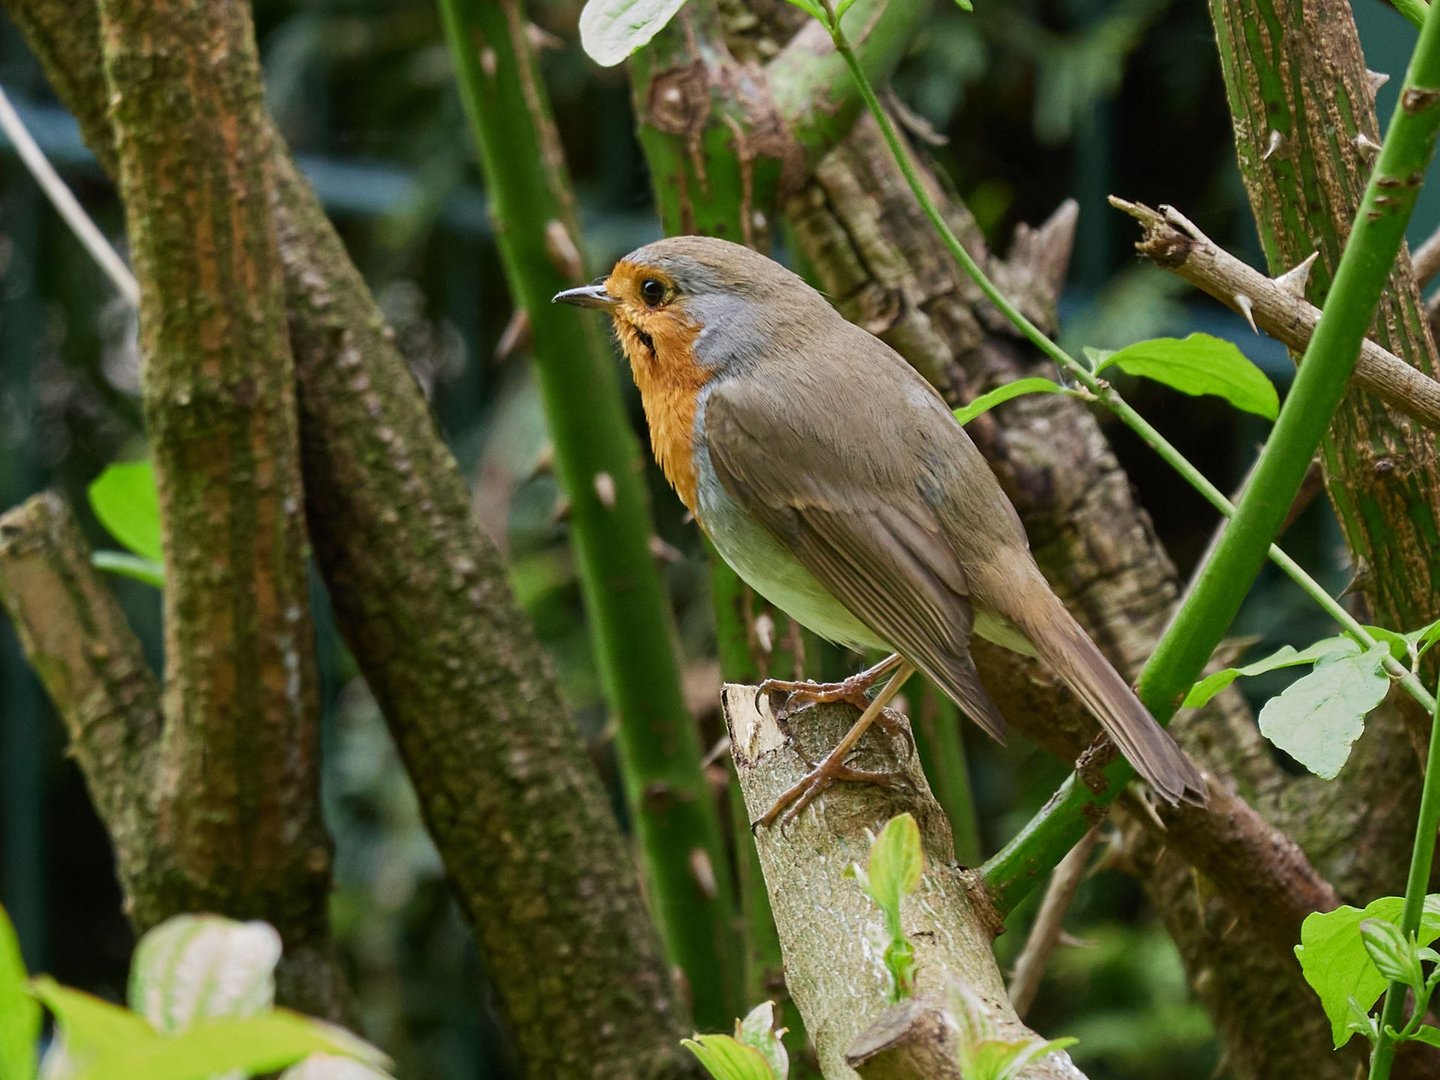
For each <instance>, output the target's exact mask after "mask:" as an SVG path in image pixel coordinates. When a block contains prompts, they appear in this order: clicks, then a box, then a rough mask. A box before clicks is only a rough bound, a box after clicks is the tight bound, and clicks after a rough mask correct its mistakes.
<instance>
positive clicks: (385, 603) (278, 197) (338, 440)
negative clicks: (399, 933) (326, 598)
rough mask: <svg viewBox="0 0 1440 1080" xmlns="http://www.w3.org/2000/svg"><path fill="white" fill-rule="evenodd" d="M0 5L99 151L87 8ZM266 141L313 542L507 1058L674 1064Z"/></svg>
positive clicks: (490, 601)
mask: <svg viewBox="0 0 1440 1080" xmlns="http://www.w3.org/2000/svg"><path fill="white" fill-rule="evenodd" d="M6 9H7V10H8V11H9V12H10V14H11V15H12V17H13V18H14V19H15V21H16V23H17V24H18V25H19V26H20V28H21V29H22V31H23V32H24V33H25V35H26V38H27V40H28V41H29V42H30V44H31V46H32V48H34V49H35V51H36V53H37V56H38V57H39V59H40V61H41V63H42V64H43V65H44V67H45V69H46V72H47V74H48V75H49V77H50V78H51V80H52V81H53V84H54V86H55V88H56V90H57V91H58V92H59V94H60V95H61V97H62V99H63V100H64V101H65V103H66V105H67V106H68V107H69V108H70V110H71V111H72V112H73V113H74V114H75V115H76V116H77V118H79V119H80V121H81V129H82V132H83V133H84V135H85V138H86V141H87V142H88V143H89V144H90V146H91V147H92V148H93V149H94V150H95V152H96V154H97V155H98V156H99V158H100V160H101V161H102V163H105V164H106V165H107V166H109V165H112V164H113V163H114V160H115V158H114V150H113V145H112V143H111V133H110V130H109V127H108V121H107V119H106V116H105V112H104V108H103V103H104V100H105V98H104V93H105V90H104V84H103V82H102V81H101V80H100V79H98V78H97V77H96V72H97V71H98V64H99V61H98V54H99V35H98V26H97V23H96V20H95V10H94V8H93V6H91V5H89V4H83V5H73V4H58V3H54V2H53V0H6ZM266 138H267V139H268V140H269V142H268V153H269V160H270V166H271V168H272V170H273V176H274V201H273V205H272V207H271V210H272V212H273V214H274V217H275V223H276V229H277V233H278V236H279V242H280V252H281V257H282V259H283V263H284V265H283V275H282V280H283V282H284V288H285V295H286V300H287V305H288V311H289V320H290V339H291V344H292V348H293V352H294V357H295V366H296V374H297V376H298V378H299V391H300V392H299V406H300V424H301V450H302V456H303V466H304V479H305V500H306V512H307V517H308V519H309V522H310V527H311V533H312V539H313V542H314V545H315V553H316V557H317V560H318V561H319V563H320V567H321V570H322V572H323V574H324V576H325V580H326V583H327V585H328V586H329V588H330V592H331V596H332V598H333V600H334V601H335V603H336V607H337V613H338V615H339V618H340V623H341V628H342V630H343V631H344V633H345V635H346V639H347V641H348V642H349V644H350V647H351V649H352V650H353V651H354V652H355V655H356V658H357V660H358V661H359V663H360V666H361V669H362V670H363V672H364V673H365V676H366V679H367V681H368V682H369V683H370V685H371V687H372V689H373V690H374V692H375V694H376V697H377V698H378V699H379V700H380V702H381V704H382V706H383V707H384V709H385V713H386V718H387V720H388V722H389V724H390V727H391V731H392V733H393V734H394V735H395V738H396V742H397V743H398V745H399V746H400V748H401V752H402V754H403V755H404V757H405V761H406V764H407V767H408V769H409V771H410V774H411V776H412V778H413V779H414V782H415V787H416V791H417V794H418V795H419V798H420V802H421V807H422V809H423V811H424V813H425V816H426V820H427V823H428V824H429V827H430V829H431V832H432V834H433V835H434V837H435V841H436V845H437V847H438V848H439V849H440V853H441V855H442V857H443V858H444V860H445V864H446V869H447V871H448V873H449V875H450V877H451V879H452V882H453V884H454V886H455V889H456V892H457V895H458V896H459V898H460V902H461V905H462V907H463V908H464V909H465V912H466V914H467V916H468V917H469V918H470V919H471V921H472V922H473V923H474V924H475V926H476V931H477V937H478V939H479V943H480V947H481V951H482V955H483V957H484V961H485V965H486V967H487V969H488V970H490V971H492V972H494V973H496V976H497V978H496V989H497V993H498V994H499V1002H500V1007H501V1009H502V1011H503V1012H504V1013H505V1016H506V1020H507V1023H508V1025H509V1027H510V1030H511V1031H512V1032H513V1033H514V1036H515V1039H516V1042H517V1046H518V1049H519V1052H520V1055H521V1058H522V1060H523V1062H524V1067H525V1069H526V1074H527V1075H530V1076H535V1077H547V1078H548V1077H587V1078H588V1077H615V1078H624V1080H631V1078H636V1077H642V1078H643V1077H673V1076H690V1075H693V1073H694V1065H693V1062H692V1061H691V1060H690V1059H689V1058H688V1055H683V1053H682V1051H680V1050H679V1048H678V1046H677V1043H676V1040H677V1039H678V1037H680V1036H681V1035H683V1034H688V1032H689V1026H688V1020H687V1019H686V1007H685V1005H684V1003H683V1001H682V1000H681V997H680V994H679V991H678V988H677V986H676V984H675V981H674V978H673V975H672V973H671V971H670V970H669V968H668V966H667V965H666V963H665V961H664V959H663V956H662V953H661V948H660V942H659V939H658V936H657V935H656V933H655V930H654V926H653V923H652V922H651V920H650V917H649V914H648V912H647V911H646V910H645V906H644V903H643V901H642V899H641V896H640V893H639V889H638V885H637V881H636V877H635V873H634V868H633V866H632V865H631V862H630V859H629V854H628V852H627V850H626V848H625V845H624V843H623V841H622V838H621V837H620V834H619V831H618V829H617V828H616V825H615V821H614V818H613V816H612V815H611V813H610V810H609V806H608V804H607V803H606V801H605V799H604V795H603V792H602V791H601V788H600V785H599V781H598V779H597V778H596V777H595V775H594V772H593V769H592V767H591V765H590V763H589V761H588V760H587V758H586V756H585V754H584V751H583V748H582V746H581V743H580V741H579V739H578V737H577V736H576V733H575V732H574V730H573V728H572V726H571V722H570V720H569V717H568V716H567V715H566V712H565V709H564V706H563V703H562V702H561V700H560V697H559V694H558V692H557V690H556V688H555V683H554V680H553V678H552V677H551V674H550V669H549V665H548V662H547V660H546V658H545V656H544V653H543V651H542V650H541V648H540V646H539V643H538V642H537V641H536V640H535V637H534V633H533V630H532V628H531V627H530V625H529V623H528V621H527V620H526V619H525V617H524V614H523V613H522V612H521V611H520V610H519V608H518V606H517V605H516V603H515V600H514V597H513V595H512V594H511V593H510V591H509V588H508V585H507V584H506V583H505V578H504V572H503V567H502V564H501V560H500V558H499V555H498V553H497V552H496V551H495V550H494V548H493V546H492V545H491V544H490V543H489V542H488V541H487V540H486V539H485V536H484V533H483V530H480V529H479V528H477V527H476V524H475V523H474V521H473V520H472V519H471V516H470V507H469V500H468V494H467V491H466V488H465V484H464V480H463V478H462V477H461V476H460V473H459V471H458V469H457V467H456V465H455V461H454V459H453V457H452V456H451V455H450V453H449V451H448V450H447V449H446V447H445V445H444V443H443V441H442V440H441V438H440V436H439V433H438V432H437V431H436V430H435V427H434V423H433V421H432V419H431V417H430V414H429V410H428V407H427V405H426V403H425V400H424V398H423V396H422V394H421V392H420V389H419V387H418V386H417V385H416V383H415V381H414V379H413V378H412V377H411V376H410V373H409V371H408V370H407V369H406V367H405V364H404V361H403V358H402V357H401V356H400V355H399V353H398V352H397V350H396V349H395V346H394V344H393V342H392V341H391V340H390V337H389V334H388V332H387V330H386V327H385V325H384V323H383V321H382V320H381V317H380V314H379V311H378V309H377V308H376V306H375V303H374V300H373V299H372V298H371V297H370V295H369V293H368V292H367V291H366V289H365V286H364V282H363V280H362V279H361V277H360V274H359V273H358V271H357V270H356V269H355V267H354V266H353V264H351V262H350V261H349V258H348V256H347V255H346V254H345V251H344V247H343V245H342V244H341V243H340V239H339V237H338V236H337V235H336V234H335V232H334V230H333V228H332V227H331V225H330V223H329V221H328V220H327V219H326V218H325V215H324V211H323V210H322V209H321V207H320V205H319V203H318V202H317V201H316V199H315V196H314V194H313V192H312V191H311V190H310V188H309V185H308V184H306V183H305V181H304V180H303V178H301V177H300V176H299V174H298V172H297V171H296V170H295V168H294V165H293V163H292V162H291V161H290V159H289V156H288V154H287V153H286V152H285V151H284V147H283V143H282V142H281V140H280V138H279V136H278V134H276V133H275V132H274V130H273V128H270V129H267V133H266Z"/></svg>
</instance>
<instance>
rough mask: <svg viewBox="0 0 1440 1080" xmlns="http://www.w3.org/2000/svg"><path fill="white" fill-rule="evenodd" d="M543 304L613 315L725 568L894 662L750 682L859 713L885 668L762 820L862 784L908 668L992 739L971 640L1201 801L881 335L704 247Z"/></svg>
mask: <svg viewBox="0 0 1440 1080" xmlns="http://www.w3.org/2000/svg"><path fill="white" fill-rule="evenodd" d="M555 300H556V301H558V302H562V303H567V304H576V305H578V306H581V307H590V308H598V309H600V310H603V311H605V312H608V313H609V315H610V317H611V319H612V321H613V322H614V327H615V333H616V336H617V337H618V339H619V341H620V347H621V348H622V349H623V350H624V353H625V357H626V359H627V360H629V362H630V370H631V373H632V374H633V375H634V378H635V383H636V385H637V386H638V387H639V389H640V398H641V402H642V404H643V405H644V409H645V417H646V420H647V421H648V423H649V426H650V441H651V446H652V448H653V449H654V452H655V458H656V460H657V461H658V462H659V464H660V467H661V469H662V470H664V473H665V476H666V478H667V479H668V480H669V481H670V484H671V486H673V487H674V489H675V492H676V494H677V495H679V497H680V500H681V501H682V502H683V503H684V504H685V505H686V507H687V508H689V510H690V511H691V513H693V514H694V515H695V519H696V521H697V522H699V524H700V526H701V528H702V529H704V530H705V532H706V533H707V534H708V535H709V537H710V539H711V541H712V542H713V543H714V545H715V548H716V550H717V551H719V553H720V555H721V557H722V558H724V560H725V561H726V562H727V563H729V564H730V566H731V567H733V568H734V570H735V572H736V573H737V574H739V575H740V577H741V578H742V579H743V580H744V581H745V582H746V583H747V584H748V585H750V587H751V588H753V589H755V591H756V592H758V593H760V594H761V595H762V596H764V597H765V598H766V599H767V600H769V601H770V602H771V603H773V604H774V605H775V606H776V607H778V608H780V609H781V610H783V611H785V612H786V613H788V614H789V615H790V616H791V617H793V618H795V619H797V620H799V621H800V622H801V623H802V624H803V625H805V626H807V627H809V628H810V629H811V630H813V631H814V632H815V633H817V634H819V635H821V636H822V637H825V638H828V639H830V640H831V641H835V642H838V643H840V644H842V645H845V646H848V647H850V648H852V649H857V650H862V649H883V650H884V651H886V652H890V653H894V654H895V655H894V656H891V657H890V658H889V659H888V660H886V661H883V662H882V663H881V664H878V665H876V666H875V667H874V668H871V669H870V670H869V671H867V672H864V673H862V674H861V675H859V676H855V677H852V678H851V679H849V680H846V681H845V682H844V683H841V684H833V685H831V686H818V687H817V686H816V685H815V684H792V683H768V684H766V686H767V688H779V689H785V690H790V691H796V690H803V692H804V693H806V695H807V696H808V697H809V699H810V700H812V701H814V700H835V699H839V698H846V699H850V700H855V699H856V697H857V696H859V695H860V694H861V693H862V692H863V690H865V689H867V688H869V687H871V686H873V685H874V684H875V683H877V682H878V681H879V679H880V678H881V677H883V676H884V675H886V674H890V681H889V682H888V683H887V684H886V685H885V686H884V687H883V689H882V690H881V691H880V693H879V694H878V695H877V696H876V697H875V699H874V700H873V701H871V700H868V699H865V698H863V697H860V700H861V701H863V702H864V705H865V707H864V709H863V712H862V714H861V717H860V719H859V721H857V723H856V724H855V726H854V728H852V729H851V731H850V732H849V733H848V734H847V735H846V736H845V738H844V739H843V740H841V742H840V744H839V745H838V746H837V747H836V748H835V749H834V750H833V751H832V752H831V753H830V754H828V755H827V756H826V757H825V759H824V760H823V761H821V762H820V763H819V765H818V766H817V767H816V768H815V769H814V771H813V772H811V773H810V774H809V775H808V776H806V777H805V778H804V779H803V780H802V781H801V782H800V783H799V784H797V785H795V787H793V788H791V789H790V790H789V791H788V792H786V793H785V794H784V795H782V796H781V798H780V799H779V800H778V801H777V802H776V805H775V806H774V807H772V808H771V810H770V811H769V813H767V814H766V815H765V816H764V817H763V818H762V819H761V823H762V824H770V823H772V822H773V821H775V820H776V818H777V817H779V816H780V815H781V813H782V812H783V813H784V814H785V816H786V817H787V819H788V818H790V817H793V815H794V814H797V813H799V812H800V810H801V809H803V807H804V806H805V805H806V804H807V803H809V802H810V801H811V800H812V799H813V798H815V796H816V795H818V794H819V793H820V792H821V791H822V790H823V789H824V788H825V787H826V786H827V785H828V784H829V783H831V782H832V781H834V780H837V779H870V778H872V777H869V776H867V774H861V773H856V772H854V771H853V770H851V769H850V768H849V767H848V766H847V765H846V760H847V758H848V756H849V753H850V750H851V748H852V747H853V746H854V745H855V743H856V742H857V741H858V740H859V738H860V736H861V735H862V734H863V733H864V731H865V729H866V728H867V727H868V726H869V725H870V723H872V722H873V721H874V720H875V719H876V718H877V717H879V716H880V715H881V713H882V711H883V709H884V707H885V705H886V704H887V703H888V702H889V700H890V699H891V698H892V697H893V696H894V694H895V693H896V692H897V691H898V690H899V689H900V687H901V685H902V684H903V683H904V681H905V680H906V679H907V678H909V676H910V675H911V674H912V673H913V672H914V671H915V670H917V669H918V670H919V671H921V672H923V673H924V674H925V675H927V676H928V677H929V678H931V679H932V680H933V681H934V682H935V683H936V685H938V686H940V687H941V688H942V689H943V690H944V691H945V693H946V694H948V695H949V696H950V697H951V698H952V699H953V700H954V701H955V703H956V704H957V705H959V706H960V708H961V709H963V710H964V711H965V713H966V714H967V715H968V716H969V717H970V718H971V719H972V720H974V721H975V722H976V723H977V724H979V725H980V726H981V727H982V728H984V729H985V731H986V732H988V733H989V734H990V735H992V736H993V737H995V738H996V739H1003V737H1004V733H1005V721H1004V718H1003V717H1002V716H1001V714H1000V711H999V709H998V708H996V706H995V703H994V702H993V701H992V700H991V698H990V695H989V694H988V693H987V692H986V691H985V688H984V687H983V686H982V685H981V683H980V678H979V675H978V673H977V672H976V670H975V664H974V662H973V661H972V660H971V658H970V635H971V634H972V633H975V634H979V635H980V636H981V637H983V638H986V639H988V640H990V641H993V642H995V643H997V644H999V645H1002V646H1005V647H1007V648H1010V649H1013V650H1015V651H1017V652H1021V653H1024V654H1025V655H1027V656H1035V657H1039V658H1040V659H1042V660H1044V661H1045V662H1046V663H1048V664H1049V665H1050V666H1051V667H1052V668H1053V669H1054V670H1055V672H1056V673H1057V674H1058V675H1059V676H1060V678H1061V679H1062V680H1063V681H1064V682H1065V683H1066V685H1068V686H1069V687H1070V689H1071V690H1073V691H1074V692H1075V693H1076V694H1077V695H1078V696H1079V697H1080V699H1081V700H1082V701H1084V702H1085V704H1086V706H1087V707H1088V708H1089V709H1090V710H1091V712H1093V713H1094V714H1095V718H1096V719H1097V720H1099V721H1100V724H1101V726H1102V727H1103V728H1104V729H1105V731H1106V732H1108V733H1109V735H1110V737H1111V738H1112V739H1113V740H1114V741H1115V743H1116V744H1117V745H1118V746H1119V748H1120V750H1121V751H1122V752H1123V753H1124V755H1125V757H1126V758H1127V759H1128V760H1129V761H1130V763H1131V764H1132V765H1133V766H1134V767H1135V769H1136V771H1137V772H1138V773H1139V774H1140V775H1141V776H1143V777H1144V778H1145V779H1146V780H1147V781H1148V782H1149V783H1150V785H1151V786H1152V787H1153V788H1154V789H1155V790H1156V791H1157V792H1158V793H1159V794H1160V795H1161V796H1162V797H1163V798H1165V799H1166V800H1167V801H1169V802H1171V803H1175V802H1177V801H1179V800H1186V801H1191V802H1201V801H1203V798H1204V782H1203V781H1202V779H1201V777H1200V773H1199V772H1198V771H1197V770H1196V768H1195V766H1194V764H1193V763H1191V761H1190V759H1189V758H1187V757H1186V756H1185V754H1184V753H1183V752H1182V751H1181V750H1180V748H1179V747H1178V746H1177V745H1176V744H1175V742H1174V740H1172V739H1171V737H1170V736H1169V735H1168V734H1167V733H1166V732H1165V730H1164V729H1163V728H1162V727H1160V725H1159V724H1157V723H1156V722H1155V720H1154V718H1153V717H1152V716H1151V715H1150V714H1149V713H1148V712H1147V711H1146V710H1145V707H1144V706H1143V705H1141V704H1140V701H1139V700H1138V699H1137V698H1136V697H1135V694H1134V692H1133V691H1132V690H1131V689H1130V687H1129V685H1128V684H1127V683H1126V682H1125V680H1124V679H1122V678H1121V677H1120V676H1119V675H1118V674H1117V673H1116V671H1115V669H1114V668H1113V667H1112V666H1111V665H1110V663H1109V661H1107V660H1106V659H1105V657H1104V656H1103V655H1102V654H1101V652H1100V650H1099V649H1097V648H1096V647H1095V644H1094V643H1093V642H1092V641H1091V640H1090V639H1089V637H1088V636H1086V634H1085V631H1084V630H1082V629H1081V628H1080V625H1079V624H1078V623H1077V622H1076V621H1075V620H1074V619H1073V618H1072V617H1071V616H1070V613H1069V612H1068V611H1066V610H1065V607H1064V605H1063V604H1062V603H1061V602H1060V600H1059V598H1058V597H1056V595H1055V593H1054V592H1053V591H1052V590H1051V588H1050V586H1049V584H1048V583H1047V582H1046V580H1045V578H1044V576H1043V575H1042V574H1041V573H1040V568H1039V567H1038V566H1037V565H1036V563H1035V559H1034V557H1033V556H1032V555H1031V554H1030V546H1029V543H1028V541H1027V539H1026V537H1025V532H1024V529H1023V528H1022V527H1021V524H1020V517H1019V515H1018V514H1017V513H1016V512H1015V508H1014V507H1013V506H1011V505H1010V501H1009V499H1007V498H1006V496H1005V493H1004V492H1003V491H1002V490H1001V488H1000V484H999V481H997V480H996V478H995V474H994V473H993V472H991V470H990V467H989V465H988V464H987V463H986V461H985V459H984V458H983V457H982V456H981V454H980V452H979V451H978V450H977V449H976V448H975V444H974V443H973V442H971V441H970V437H969V436H968V435H966V434H965V431H964V429H962V428H961V426H960V425H959V424H958V423H956V422H955V417H954V415H953V414H952V413H951V411H950V409H949V407H948V406H947V405H946V404H945V402H944V400H943V399H942V398H941V397H940V395H939V394H938V393H936V391H935V390H934V388H933V387H931V386H930V384H929V383H928V382H926V381H925V380H924V379H923V378H922V377H921V376H920V375H919V374H917V373H916V371H915V370H914V368H912V367H911V366H910V365H909V364H908V363H906V361H905V360H904V359H903V358H902V357H901V356H900V355H899V354H898V353H896V352H895V351H894V350H893V349H891V348H890V347H889V346H888V345H886V344H885V343H884V342H883V341H881V340H880V339H879V338H876V337H874V336H873V335H871V334H870V333H868V332H867V331H865V330H863V329H861V328H860V327H857V326H855V325H853V324H852V323H849V322H847V321H846V320H845V319H844V318H843V317H841V315H840V314H839V313H838V312H837V311H835V309H834V308H832V307H831V306H830V305H829V303H827V302H826V300H825V298H824V297H822V296H821V295H820V294H819V293H818V292H816V291H815V290H814V289H812V288H811V287H810V286H809V285H807V284H806V283H805V282H804V281H803V280H801V278H799V277H798V276H796V275H795V274H793V273H791V272H790V271H789V270H787V269H785V268H784V267H783V266H781V265H780V264H779V263H777V262H775V261H773V260H771V259H769V258H766V257H765V256H764V255H760V254H758V253H756V252H754V251H751V250H750V249H749V248H745V247H742V246H740V245H739V244H732V243H730V242H728V241H725V240H716V239H711V238H708V237H700V236H677V237H672V238H670V239H666V240H660V241H657V242H656V243H653V244H648V245H646V246H645V247H642V248H640V249H638V250H636V251H633V252H631V253H630V254H629V255H627V256H625V258H623V259H621V260H620V261H619V262H618V263H617V264H616V265H615V268H614V269H613V270H612V271H611V272H610V274H609V276H608V277H606V278H605V279H604V280H603V281H602V282H600V283H597V284H593V285H587V286H583V287H581V288H577V289H567V290H566V291H564V292H561V293H559V294H558V295H557V296H556V297H555ZM892 672H893V674H892ZM787 807H788V809H787Z"/></svg>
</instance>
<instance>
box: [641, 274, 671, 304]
mask: <svg viewBox="0 0 1440 1080" xmlns="http://www.w3.org/2000/svg"><path fill="white" fill-rule="evenodd" d="M640 296H641V299H643V300H644V301H645V303H647V304H649V305H650V306H651V307H659V306H660V305H661V304H662V303H664V302H665V283H664V282H663V281H656V280H655V279H654V278H653V277H652V278H646V279H645V280H644V281H642V282H641V283H640Z"/></svg>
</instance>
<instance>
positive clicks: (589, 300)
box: [550, 285, 619, 311]
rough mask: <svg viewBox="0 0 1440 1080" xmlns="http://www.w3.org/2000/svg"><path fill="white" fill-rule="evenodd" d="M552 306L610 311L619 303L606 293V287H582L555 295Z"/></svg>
mask: <svg viewBox="0 0 1440 1080" xmlns="http://www.w3.org/2000/svg"><path fill="white" fill-rule="evenodd" d="M550 302H551V303H552V304H574V305H575V306H576V307H588V308H600V309H601V310H603V311H608V310H610V309H611V308H613V307H614V306H615V305H616V304H617V303H618V302H619V301H617V300H616V299H615V297H613V296H611V295H610V294H609V293H608V292H606V291H605V286H604V285H581V286H580V287H579V288H578V289H566V290H565V291H564V292H558V293H556V294H555V298H554V299H553V300H551V301H550Z"/></svg>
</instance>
